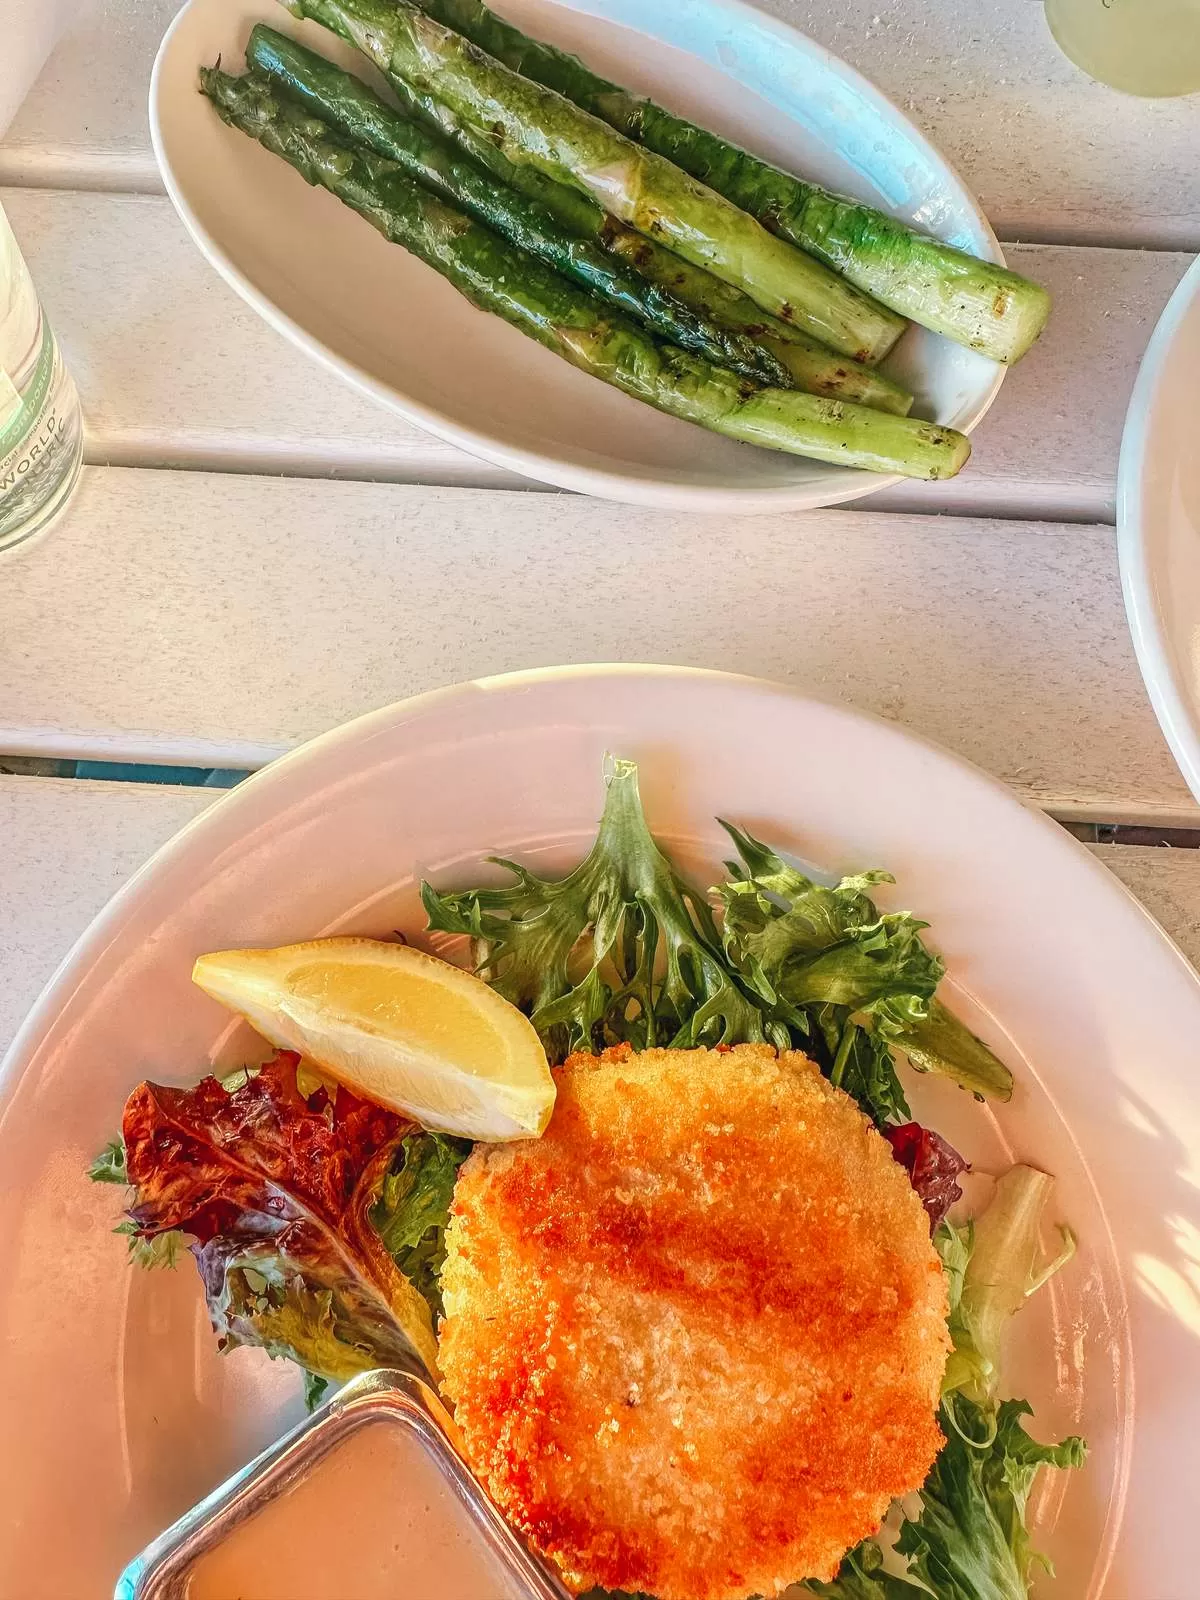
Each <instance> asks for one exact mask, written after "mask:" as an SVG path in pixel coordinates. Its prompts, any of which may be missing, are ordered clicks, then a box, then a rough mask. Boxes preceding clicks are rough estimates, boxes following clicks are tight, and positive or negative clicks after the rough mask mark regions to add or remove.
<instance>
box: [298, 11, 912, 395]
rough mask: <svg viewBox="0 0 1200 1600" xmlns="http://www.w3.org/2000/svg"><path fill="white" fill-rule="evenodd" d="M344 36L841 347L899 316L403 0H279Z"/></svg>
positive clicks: (883, 329) (867, 345)
mask: <svg viewBox="0 0 1200 1600" xmlns="http://www.w3.org/2000/svg"><path fill="white" fill-rule="evenodd" d="M284 3H285V4H287V6H288V9H289V10H291V11H292V12H293V13H294V14H295V15H296V16H301V17H310V18H312V19H313V20H314V21H317V22H324V23H325V24H326V25H327V26H329V27H331V28H333V29H334V31H336V32H338V33H341V34H343V35H344V36H345V37H347V38H349V39H352V40H353V41H354V43H355V44H356V45H357V46H358V47H359V49H360V50H362V51H363V52H364V53H365V54H366V55H367V56H368V57H369V58H370V59H371V60H372V61H373V62H374V63H375V65H376V66H377V67H379V68H380V70H381V71H383V72H384V73H386V74H387V75H388V77H389V78H391V77H393V76H395V77H399V78H403V79H405V80H406V81H407V82H409V83H411V84H412V85H413V86H414V87H415V88H417V89H420V90H422V91H424V92H426V93H429V94H433V95H436V96H437V98H438V99H439V100H442V101H444V102H445V103H446V104H447V105H448V106H449V107H450V109H451V110H452V111H453V112H454V113H455V114H456V115H457V116H459V117H461V118H462V119H463V121H465V122H467V123H470V124H471V125H472V126H474V127H475V128H476V129H477V130H478V131H480V132H485V133H487V134H489V135H490V136H491V137H493V138H495V139H496V141H497V142H498V143H499V144H500V147H501V149H502V150H503V152H504V154H505V155H506V156H507V157H508V158H509V160H510V161H514V162H516V163H517V164H518V165H528V166H532V167H534V168H536V169H537V170H538V171H540V172H542V173H544V174H545V175H546V176H547V177H550V178H555V179H557V180H558V181H559V182H560V183H565V184H567V185H569V186H570V187H572V188H575V189H579V190H582V191H583V192H584V193H586V194H590V195H591V196H592V198H593V199H594V200H596V201H597V202H598V203H599V204H600V205H602V206H603V207H604V209H605V210H606V211H609V212H611V213H612V214H613V215H614V216H615V217H618V218H620V220H621V221H622V222H627V223H628V224H629V225H630V226H631V227H634V228H636V229H637V230H638V232H639V233H644V234H646V235H647V237H649V238H652V239H657V240H659V241H660V242H661V243H663V244H666V245H669V246H670V248H671V249H672V250H674V251H675V253H676V254H677V255H681V256H683V257H684V259H685V260H688V261H691V262H693V263H694V264H695V265H696V266H700V267H705V268H707V269H708V271H710V272H712V273H713V274H715V276H716V277H718V278H723V279H724V280H725V281H726V282H727V283H732V284H733V285H734V287H735V288H739V289H741V290H743V291H744V292H745V293H746V294H748V295H749V296H750V298H751V299H752V300H753V301H754V302H755V303H756V304H757V305H759V306H761V307H762V308H763V310H764V311H769V312H770V313H771V314H772V315H773V316H777V317H779V318H781V320H782V321H784V322H795V323H797V324H798V325H799V326H800V327H803V328H804V329H805V330H806V331H807V332H808V333H811V334H812V335H813V337H814V338H817V339H819V340H820V341H821V342H822V343H823V344H827V345H829V347H830V348H831V349H834V350H837V351H839V352H840V353H841V354H843V355H850V356H854V357H856V358H858V359H860V360H863V361H866V362H868V363H869V364H871V363H874V362H875V361H878V360H880V359H881V358H882V357H883V356H885V355H886V354H887V352H888V351H889V350H890V349H891V348H892V346H893V345H894V344H895V342H896V340H897V339H898V338H899V336H900V334H901V333H902V332H903V329H904V322H903V320H902V319H901V318H900V317H898V316H896V315H895V313H894V312H891V311H888V310H886V309H885V308H884V307H883V306H880V305H877V304H876V303H875V302H874V301H872V300H869V299H868V298H867V297H866V296H865V295H863V294H861V293H860V292H859V291H858V290H857V289H855V288H854V287H853V286H852V285H850V284H848V283H847V282H846V281H845V280H844V279H843V278H839V277H837V276H836V275H835V274H834V273H832V272H830V271H829V269H828V268H827V267H824V266H822V265H821V264H820V262H818V261H816V260H814V259H813V258H812V257H811V256H807V255H805V254H804V253H803V252H802V251H799V250H797V249H796V248H795V247H794V246H793V245H791V244H789V243H788V242H787V241H786V240H784V239H780V238H777V237H776V236H775V235H774V234H771V233H768V232H767V231H766V229H765V228H763V227H762V226H761V225H760V224H759V223H757V222H756V221H755V220H754V219H753V217H749V216H747V215H746V213H745V212H744V211H739V210H738V208H737V207H736V206H734V205H731V204H730V203H729V201H728V200H725V199H723V198H722V197H721V196H720V195H719V194H717V193H716V192H715V191H714V190H712V189H709V188H706V187H705V186H704V185H703V184H701V183H697V182H696V181H695V179H694V178H690V177H689V176H688V175H687V174H686V173H684V172H681V171H680V169H679V168H678V167H676V166H673V165H672V164H671V162H669V161H666V160H664V159H663V157H661V156H659V155H655V154H654V153H653V152H652V151H650V150H646V149H644V148H643V147H642V146H641V145H637V144H634V143H633V142H632V141H631V140H629V139H626V138H625V137H624V136H623V135H622V134H619V133H617V132H615V131H614V130H613V129H612V128H611V127H609V125H608V124H607V123H606V122H602V121H601V120H600V119H599V118H598V117H594V116H591V115H590V114H589V113H588V112H586V111H581V110H580V109H579V107H578V106H576V105H574V104H573V103H572V102H571V101H570V100H567V99H565V98H564V97H563V96H562V95H560V94H557V93H555V91H554V90H552V89H546V88H544V87H542V85H540V84H537V83H534V82H532V81H531V80H530V79H527V78H523V77H522V76H521V75H520V73H517V72H513V71H512V70H511V69H510V68H508V67H506V66H504V65H503V64H502V63H501V62H499V61H497V60H496V59H495V58H494V57H492V56H489V55H487V54H486V53H485V52H484V51H481V50H479V49H478V48H477V47H476V46H475V45H473V44H471V43H470V42H469V40H466V39H464V38H463V37H462V35H461V34H457V33H454V32H453V31H452V30H451V29H449V28H445V27H443V26H442V24H441V23H440V22H437V21H435V20H434V19H433V18H432V17H430V16H427V15H426V13H425V12H423V11H421V10H419V9H418V8H417V7H416V6H415V5H413V4H411V3H410V0H284Z"/></svg>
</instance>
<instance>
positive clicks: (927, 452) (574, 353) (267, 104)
mask: <svg viewBox="0 0 1200 1600" xmlns="http://www.w3.org/2000/svg"><path fill="white" fill-rule="evenodd" d="M200 84H201V88H202V90H203V92H204V93H205V94H206V95H208V97H209V99H210V100H211V101H212V102H213V104H214V106H215V107H216V109H217V111H218V112H219V113H220V115H221V116H222V117H223V118H224V119H225V121H226V122H228V123H230V124H231V125H232V126H233V127H236V128H240V129H241V130H242V131H243V132H244V133H248V134H249V135H250V136H251V137H252V138H255V139H257V140H258V141H259V143H261V144H262V145H264V146H265V147H266V148H267V149H268V150H271V151H273V152H274V153H275V154H276V155H279V156H282V157H283V159H284V160H285V161H287V162H288V163H289V164H290V165H291V166H293V167H294V168H296V170H297V171H298V172H299V173H300V174H301V175H302V176H303V177H304V178H305V179H306V180H307V181H308V182H309V183H312V184H317V185H320V186H322V187H323V188H326V189H328V190H329V191H330V192H331V193H332V194H335V195H336V196H338V198H339V199H341V200H343V201H344V202H345V203H346V204H347V205H349V206H351V207H352V208H353V209H354V210H355V211H357V212H359V213H360V215H362V216H363V217H365V218H366V220H367V221H368V222H370V223H371V224H372V225H373V226H374V227H376V228H378V229H379V231H380V232H381V233H382V234H383V235H384V236H385V237H386V238H388V239H390V240H392V241H393V242H395V243H397V244H402V245H404V246H405V247H406V248H407V249H409V250H411V251H412V252H413V253H414V254H416V255H418V256H419V257H420V258H421V259H422V260H423V261H425V262H427V263H428V264H429V265H430V266H432V267H434V268H435V269H436V270H437V271H439V272H440V273H442V275H443V276H444V277H446V278H448V279H449V280H450V282H451V283H453V284H454V285H455V287H456V288H458V289H459V290H460V291H461V292H462V293H463V294H464V295H465V296H466V297H467V298H468V299H469V300H470V301H471V302H472V303H473V304H474V305H476V306H479V307H480V308H481V309H483V310H486V311H492V312H495V313H496V314H497V315H498V316H501V317H503V318H504V319H505V320H506V321H508V322H510V323H512V324H513V325H514V326H516V327H518V328H521V329H522V330H523V331H524V332H526V333H528V334H530V335H531V336H532V337H533V338H535V339H537V340H539V341H540V342H541V343H542V344H544V345H546V346H548V347H549V348H550V349H551V350H554V351H555V352H556V353H557V354H558V355H561V356H562V357H563V358H564V359H565V360H567V361H570V362H571V363H572V364H573V365H575V366H577V367H580V368H581V369H582V370H583V371H585V372H590V373H592V374H593V375H594V376H596V377H598V378H602V379H603V380H604V381H605V382H607V383H611V384H612V385H614V387H616V388H618V389H621V390H623V391H624V393H626V394H629V395H632V396H634V397H635V398H636V399H639V400H644V401H646V402H647V403H648V404H650V405H653V406H656V407H658V409H659V410H661V411H665V412H668V413H670V414H671V415H672V416H677V417H682V418H684V419H685V420H687V421H689V422H698V423H700V424H702V425H703V426H705V427H708V428H711V429H712V430H713V431H714V432H717V433H721V434H725V435H727V436H728V437H729V438H733V439H739V440H743V441H745V442H747V443H749V444H759V445H765V446H766V447H767V448H769V449H775V450H785V451H789V452H791V453H793V454H796V455H804V456H812V457H814V458H816V459H817V460H821V461H832V462H836V463H838V464H839V465H844V466H849V467H866V468H868V469H870V470H872V471H877V472H899V473H902V474H904V475H906V476H909V477H917V478H945V477H951V476H953V474H954V473H956V472H957V471H958V470H959V468H960V467H961V466H962V464H963V462H964V461H965V460H966V459H967V456H968V455H969V454H970V448H971V447H970V444H969V443H968V441H967V440H966V439H965V438H964V437H963V436H962V434H960V433H956V432H955V431H954V430H953V429H950V428H941V427H938V426H936V425H934V424H932V423H926V422H915V421H913V420H912V419H911V418H908V417H897V416H892V415H889V414H888V413H887V412H883V411H871V410H868V409H867V408H866V407H865V406H854V405H846V404H843V403H842V402H840V401H836V400H826V399H820V398H817V397H815V396H813V395H806V394H800V393H797V392H796V391H794V390H789V389H765V388H760V387H758V386H757V385H755V384H752V383H750V382H749V381H748V380H746V379H744V378H739V377H737V376H736V375H735V374H734V373H732V372H729V371H727V370H726V369H724V368H722V367H715V366H713V365H711V364H710V363H709V362H706V361H703V360H701V359H700V358H699V357H697V356H694V355H692V354H690V353H689V352H688V351H686V350H680V349H678V348H677V347H675V346H673V345H668V344H664V343H662V342H660V341H659V340H657V339H655V338H654V337H653V335H651V334H650V333H648V332H647V331H646V330H645V329H644V328H641V327H639V325H638V324H637V323H635V322H633V321H632V320H630V319H629V318H627V317H625V316H624V315H622V314H621V313H620V312H618V311H615V310H612V309H611V308H609V307H607V306H603V305H601V304H600V303H599V302H598V301H596V300H595V299H593V297H592V296H591V295H589V294H587V293H586V292H585V291H584V290H582V289H580V288H578V287H577V286H576V285H575V284H573V283H571V282H570V281H569V280H568V279H566V278H564V277H561V276H560V275H559V274H558V273H556V272H554V271H552V270H551V269H550V268H549V267H546V266H544V265H543V264H542V263H541V262H539V261H537V260H535V259H534V258H533V257H531V256H529V255H527V254H526V253H525V252H524V251H521V250H519V249H517V248H516V247H515V246H513V245H511V244H509V243H508V242H507V241H505V240H503V239H501V238H499V237H498V236H497V235H496V234H494V233H492V232H491V231H490V229H488V228H485V227H484V226H483V225H482V223H478V222H475V221H474V220H473V219H472V218H470V217H468V216H466V215H465V214H464V213H463V212H461V211H458V210H456V209H455V208H454V207H452V206H449V205H447V204H446V202H445V201H443V200H440V199H438V198H437V196H435V195H433V194H431V193H430V192H429V191H428V190H427V189H424V188H422V187H421V185H420V184H417V183H414V182H413V180H412V179H411V178H409V177H408V176H407V174H406V173H405V172H404V171H403V170H402V169H401V168H400V167H399V166H398V165H397V164H396V163H395V162H393V161H387V160H385V159H383V158H382V157H380V156H375V155H371V154H368V153H365V152H362V151H358V150H354V149H351V148H350V147H349V146H348V145H345V144H343V143H340V142H339V141H338V140H337V138H336V136H335V135H334V134H333V133H332V130H330V129H329V128H328V127H327V125H326V124H324V123H322V122H321V121H320V120H319V119H317V118H315V117H313V116H312V114H311V113H310V112H308V111H306V110H304V109H303V108H302V107H299V106H297V105H295V104H293V103H291V102H289V101H287V100H285V99H284V98H283V97H282V96H280V95H279V94H277V93H276V91H275V89H274V88H273V86H272V84H271V81H270V80H269V79H267V78H264V77H262V76H260V75H256V74H248V75H247V76H246V77H243V78H233V77H230V76H229V75H228V74H227V73H224V72H221V71H219V70H218V69H216V68H210V69H204V70H203V71H202V72H201V75H200Z"/></svg>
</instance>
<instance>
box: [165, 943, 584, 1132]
mask: <svg viewBox="0 0 1200 1600" xmlns="http://www.w3.org/2000/svg"><path fill="white" fill-rule="evenodd" d="M192 978H193V980H194V981H195V982H196V983H198V984H199V985H200V987H201V988H202V989H203V990H204V991H205V992H206V993H207V994H210V995H212V997H213V999H214V1000H219V1001H220V1002H221V1003H222V1005H226V1006H228V1007H229V1008H230V1010H232V1011H237V1012H240V1014H241V1015H242V1016H243V1017H245V1018H246V1020H247V1021H248V1022H250V1023H252V1024H253V1026H254V1027H255V1028H257V1030H258V1032H259V1033H261V1034H262V1035H263V1036H264V1037H265V1038H267V1039H269V1040H270V1041H271V1043H272V1044H274V1045H277V1046H278V1047H279V1048H281V1049H284V1050H298V1051H299V1052H300V1054H301V1055H303V1056H308V1057H310V1058H311V1060H313V1061H314V1062H315V1063H316V1064H317V1065H318V1066H319V1067H321V1068H322V1069H323V1070H324V1071H326V1072H327V1073H329V1075H330V1076H331V1077H333V1078H336V1079H337V1080H338V1082H339V1083H344V1084H345V1085H346V1087H347V1088H349V1089H353V1091H354V1092H355V1094H360V1095H364V1096H366V1097H367V1098H368V1099H370V1100H374V1101H376V1102H377V1103H378V1104H380V1105H384V1106H390V1107H391V1108H392V1109H393V1110H395V1111H401V1112H403V1113H404V1114H405V1115H407V1116H410V1117H413V1118H415V1119H416V1121H418V1122H419V1123H421V1124H422V1126H423V1127H426V1128H430V1129H432V1130H434V1131H435V1132H438V1133H456V1134H460V1135H462V1136H463V1137H464V1138H467V1139H484V1140H488V1141H493V1142H498V1141H502V1140H506V1139H528V1138H530V1137H536V1136H537V1135H538V1134H540V1133H543V1132H544V1131H545V1128H546V1124H547V1123H548V1122H549V1120H550V1113H551V1112H552V1111H553V1109H554V1079H553V1078H552V1077H551V1075H550V1068H549V1065H548V1064H547V1061H546V1052H545V1051H544V1050H543V1049H542V1044H541V1040H540V1039H539V1038H538V1036H537V1033H536V1032H535V1030H534V1028H533V1025H532V1024H531V1023H530V1022H529V1020H528V1018H527V1017H525V1016H523V1015H522V1013H521V1012H520V1011H518V1010H517V1008H516V1007H515V1006H513V1005H510V1004H509V1002H508V1001H507V1000H505V999H504V998H503V997H502V996H500V995H498V994H497V993H496V992H495V990H494V989H489V988H488V986H487V984H486V983H484V982H483V980H482V979H480V978H476V977H475V976H474V975H473V974H472V973H470V972H464V971H463V970H462V969H461V967H453V966H451V965H450V963H449V962H447V961H439V960H438V959H437V957H436V956H430V955H426V954H425V953H424V951H422V950H413V949H412V948H411V947H410V946H408V945H400V944H383V943H381V942H380V941H379V940H377V939H315V940H313V941H312V942H311V943H309V944H292V945H285V946H284V947H283V948H282V949H279V950H218V951H217V952H215V954H213V955H207V956H201V957H200V959H199V961H197V962H196V965H195V967H194V969H193V971H192Z"/></svg>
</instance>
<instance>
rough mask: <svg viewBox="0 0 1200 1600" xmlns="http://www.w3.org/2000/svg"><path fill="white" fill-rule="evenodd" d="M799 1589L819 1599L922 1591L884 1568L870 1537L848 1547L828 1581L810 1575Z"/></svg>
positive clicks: (906, 1595)
mask: <svg viewBox="0 0 1200 1600" xmlns="http://www.w3.org/2000/svg"><path fill="white" fill-rule="evenodd" d="M800 1589H801V1591H802V1593H804V1594H815V1595H818V1596H819V1597H820V1600H921V1597H922V1596H923V1595H925V1594H926V1591H925V1590H924V1589H920V1588H918V1587H917V1586H916V1584H912V1583H909V1581H908V1579H907V1578H902V1577H898V1576H897V1575H896V1574H895V1573H894V1572H889V1571H887V1569H886V1568H885V1566H884V1564H883V1551H882V1550H881V1549H880V1548H879V1546H878V1545H877V1544H876V1542H875V1540H874V1539H864V1540H863V1542H862V1544H860V1545H859V1546H858V1548H857V1549H856V1550H851V1551H850V1553H849V1555H847V1556H846V1557H845V1559H844V1560H843V1561H842V1564H841V1566H840V1567H839V1568H838V1575H837V1577H836V1578H834V1580H833V1582H832V1583H818V1581H817V1580H816V1579H815V1578H810V1579H809V1581H808V1582H807V1583H802V1584H801V1585H800Z"/></svg>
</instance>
